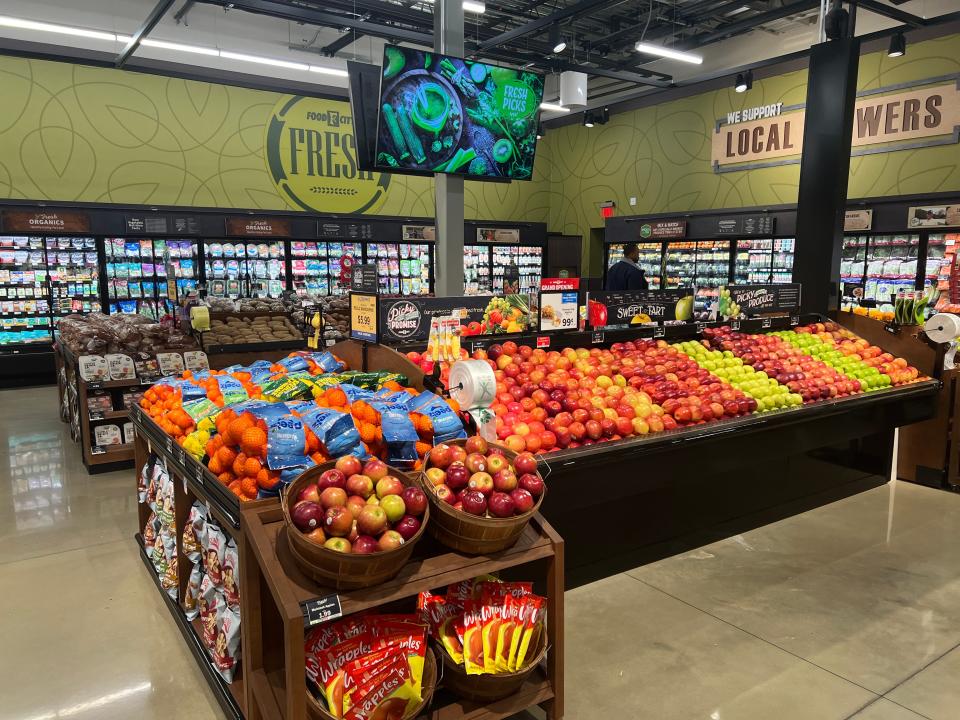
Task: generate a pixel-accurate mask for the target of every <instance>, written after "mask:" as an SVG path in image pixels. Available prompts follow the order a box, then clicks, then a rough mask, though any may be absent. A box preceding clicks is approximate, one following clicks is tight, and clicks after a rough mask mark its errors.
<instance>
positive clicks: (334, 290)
mask: <svg viewBox="0 0 960 720" xmlns="http://www.w3.org/2000/svg"><path fill="white" fill-rule="evenodd" d="M347 255H349V256H350V257H351V258H352V259H353V262H354V264H357V263H361V262H363V246H362V245H361V244H360V243H359V242H328V243H327V258H328V263H327V266H328V268H329V273H330V294H331V295H344V294H346V293H348V292H350V286H349V285H346V286H344V287H341V286H340V259H341V258H342V257H344V256H347Z"/></svg>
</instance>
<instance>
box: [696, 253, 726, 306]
mask: <svg viewBox="0 0 960 720" xmlns="http://www.w3.org/2000/svg"><path fill="white" fill-rule="evenodd" d="M729 279H730V241H729V240H705V241H701V242H698V243H697V264H696V272H695V273H694V279H693V283H692V286H693V287H695V288H696V290H697V293H696V299H695V303H694V306H695V309H696V310H700V311H705V310H707V309H708V308H709V307H710V304H711V303H713V301H714V300H716V298H717V296H718V294H719V288H720V286H721V285H726V284H727V283H728V282H729Z"/></svg>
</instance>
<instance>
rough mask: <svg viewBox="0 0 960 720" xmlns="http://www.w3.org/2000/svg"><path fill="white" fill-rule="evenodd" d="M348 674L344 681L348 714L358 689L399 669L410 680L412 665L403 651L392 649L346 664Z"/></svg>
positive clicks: (345, 711) (345, 704)
mask: <svg viewBox="0 0 960 720" xmlns="http://www.w3.org/2000/svg"><path fill="white" fill-rule="evenodd" d="M343 671H344V672H345V673H346V674H347V678H346V681H345V682H344V695H343V713H344V715H346V714H347V713H348V712H350V708H352V707H353V705H354V698H355V697H360V696H359V695H357V694H356V693H357V689H358V688H362V687H364V686H366V685H368V684H370V683H371V682H373V681H375V680H376V679H377V678H379V677H381V676H384V675H386V674H387V673H390V672H393V671H398V672H400V673H402V674H403V676H404V678H405V679H406V680H409V676H410V665H409V663H408V662H407V656H406V655H405V654H404V653H403V651H400V650H396V649H390V650H381V651H379V652H373V653H370V654H369V655H367V656H365V657H363V658H359V659H357V660H354V661H353V662H351V663H348V664H347V665H344V667H343Z"/></svg>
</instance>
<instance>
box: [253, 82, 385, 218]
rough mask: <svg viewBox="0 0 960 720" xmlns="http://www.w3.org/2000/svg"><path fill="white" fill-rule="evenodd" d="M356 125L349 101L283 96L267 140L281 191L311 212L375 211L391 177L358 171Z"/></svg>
mask: <svg viewBox="0 0 960 720" xmlns="http://www.w3.org/2000/svg"><path fill="white" fill-rule="evenodd" d="M353 127H354V123H353V117H352V116H351V115H350V114H349V106H348V105H347V104H346V103H343V102H336V101H334V100H323V99H321V98H314V97H302V96H299V95H296V96H293V97H291V96H289V95H287V96H283V97H281V98H280V100H279V101H278V102H277V104H276V105H275V106H274V108H273V110H272V111H271V113H270V120H269V122H268V123H267V126H266V131H265V132H266V136H265V138H264V148H265V152H264V154H265V156H266V162H267V171H268V172H269V174H270V179H271V180H272V181H273V184H274V186H275V187H276V188H277V192H279V193H280V195H281V196H282V197H283V198H284V199H285V200H286V201H287V202H288V203H290V204H291V205H292V206H294V207H297V208H300V209H302V210H306V211H308V212H327V213H366V212H371V211H372V210H373V208H374V207H375V206H376V205H377V204H378V203H381V202H382V201H383V199H384V196H385V195H386V192H387V188H388V187H389V186H390V175H389V174H388V173H374V172H369V171H367V170H361V169H360V165H359V159H358V156H357V144H356V139H355V137H354V134H353Z"/></svg>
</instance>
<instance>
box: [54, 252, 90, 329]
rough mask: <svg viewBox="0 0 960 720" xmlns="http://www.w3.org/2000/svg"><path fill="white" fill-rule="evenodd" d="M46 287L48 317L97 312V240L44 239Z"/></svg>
mask: <svg viewBox="0 0 960 720" xmlns="http://www.w3.org/2000/svg"><path fill="white" fill-rule="evenodd" d="M44 245H45V246H46V257H47V281H48V282H47V285H48V288H49V291H50V315H51V316H52V318H53V323H54V325H56V322H57V319H58V318H61V317H63V316H64V315H70V314H72V313H88V312H97V311H99V310H100V283H99V274H100V273H99V269H98V268H99V264H98V258H97V241H96V240H95V239H94V238H91V237H46V238H44Z"/></svg>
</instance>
